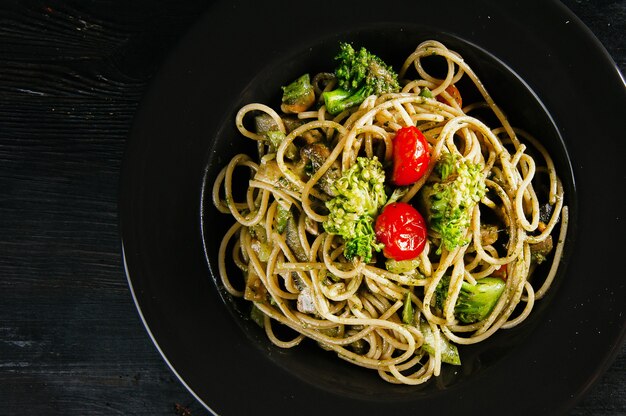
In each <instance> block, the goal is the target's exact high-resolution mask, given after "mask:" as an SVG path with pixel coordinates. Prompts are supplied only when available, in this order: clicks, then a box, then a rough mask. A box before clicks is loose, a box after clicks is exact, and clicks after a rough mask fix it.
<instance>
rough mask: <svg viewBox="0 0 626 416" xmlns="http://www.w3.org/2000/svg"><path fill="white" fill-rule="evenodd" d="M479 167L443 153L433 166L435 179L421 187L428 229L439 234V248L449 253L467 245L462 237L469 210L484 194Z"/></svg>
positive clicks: (469, 216)
mask: <svg viewBox="0 0 626 416" xmlns="http://www.w3.org/2000/svg"><path fill="white" fill-rule="evenodd" d="M481 171H482V166H481V165H480V164H475V163H471V162H469V161H466V160H463V159H461V160H459V158H458V157H457V156H456V155H455V154H452V153H444V154H443V155H442V156H441V158H440V159H439V160H438V161H437V164H436V165H435V174H436V175H438V176H439V178H437V179H438V180H436V181H435V182H434V183H433V184H429V185H426V186H424V188H423V190H422V192H421V196H422V201H423V203H424V205H425V213H426V217H427V220H428V223H429V225H430V228H431V229H432V230H434V231H436V232H438V233H439V234H440V235H441V245H440V246H439V249H438V250H437V253H441V248H442V247H445V248H446V249H448V250H453V249H455V248H456V247H458V246H462V245H464V244H467V243H468V241H465V240H464V238H463V237H464V235H465V233H466V231H467V229H468V228H469V226H470V220H471V217H472V210H473V209H474V206H475V205H476V203H478V201H480V199H481V198H482V197H483V196H484V195H485V192H486V189H487V188H486V186H485V180H484V178H483V176H482V173H481Z"/></svg>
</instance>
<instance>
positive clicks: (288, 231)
mask: <svg viewBox="0 0 626 416" xmlns="http://www.w3.org/2000/svg"><path fill="white" fill-rule="evenodd" d="M285 242H286V243H287V246H289V248H290V249H291V252H292V253H293V255H294V256H295V257H296V259H298V261H308V260H309V258H308V256H307V255H306V251H304V247H302V243H301V242H300V233H299V232H298V223H297V221H296V219H295V218H294V217H293V215H291V216H289V218H287V225H286V226H285Z"/></svg>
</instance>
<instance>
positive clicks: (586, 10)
mask: <svg viewBox="0 0 626 416" xmlns="http://www.w3.org/2000/svg"><path fill="white" fill-rule="evenodd" d="M565 3H566V4H567V5H568V6H569V7H570V8H571V9H572V10H573V11H574V12H575V13H577V14H578V16H580V17H581V18H582V19H583V21H585V22H586V23H587V24H589V25H590V26H591V27H592V29H593V30H594V32H595V33H596V35H597V36H598V37H599V39H600V40H601V41H602V42H603V43H604V45H605V46H606V47H607V48H608V50H609V51H610V52H611V53H612V55H613V56H614V57H615V59H616V61H617V63H618V65H619V67H620V68H621V70H622V71H623V72H624V71H626V53H625V52H624V39H625V37H624V33H626V27H624V26H625V22H626V2H625V1H623V0H621V1H594V2H591V1H582V0H567V1H566V2H565ZM207 7H208V1H200V0H187V1H184V2H182V1H177V0H150V1H148V0H134V1H104V0H80V1H79V0H76V1H69V0H68V1H60V0H52V1H44V0H38V1H35V0H32V1H31V0H27V1H17V0H16V1H3V2H0V195H1V197H0V415H14V414H27V415H116V414H119V415H177V414H178V415H182V414H192V415H194V416H198V415H204V414H207V412H206V410H204V408H203V407H202V406H201V405H199V404H198V403H197V402H196V401H195V399H194V398H193V397H192V396H191V395H190V394H189V393H188V392H187V391H186V390H185V388H184V387H183V386H182V385H181V384H180V383H179V382H178V380H177V379H176V377H175V376H174V374H173V373H172V372H171V371H170V370H169V368H168V367H167V365H166V364H165V362H164V361H163V360H162V358H161V356H160V355H159V354H158V352H157V350H156V348H155V347H154V346H153V344H152V342H151V340H150V339H149V336H148V334H147V333H146V332H145V330H144V328H143V325H142V323H141V320H140V318H139V316H138V314H137V312H136V309H135V306H134V304H133V302H132V298H131V295H130V292H129V289H128V286H127V282H126V278H125V276H124V273H123V267H122V264H121V256H120V245H119V241H118V239H119V237H118V228H117V188H118V180H119V169H120V166H121V162H122V158H123V153H124V148H125V143H126V139H127V136H128V134H129V129H130V127H131V124H132V120H133V116H134V114H135V111H136V109H137V107H138V105H139V103H140V101H141V98H142V96H143V94H144V93H145V91H146V88H147V86H148V83H149V81H150V79H151V77H152V76H153V75H154V74H155V72H156V71H157V70H158V68H159V66H160V64H161V63H162V61H163V60H164V58H165V57H166V56H167V53H168V51H170V50H171V48H172V47H173V46H174V45H175V44H176V42H177V40H178V39H180V37H181V36H182V35H183V34H184V33H185V31H186V30H187V29H188V28H189V27H190V26H191V25H192V24H193V22H194V21H195V20H196V19H197V18H198V17H199V16H200V15H201V14H202V12H203V11H204V10H206V9H207ZM616 16H617V17H616ZM616 34H619V35H616ZM621 351H622V352H621V354H620V355H619V356H618V357H617V359H616V361H615V363H614V364H613V366H612V367H611V368H610V369H609V370H608V372H607V373H606V374H605V375H604V376H603V377H602V378H601V379H600V380H599V382H598V383H597V384H596V386H595V387H594V388H593V390H592V391H591V393H590V394H589V395H588V396H587V397H586V398H585V399H584V400H583V401H582V402H581V403H580V404H579V406H577V407H576V408H575V409H574V411H573V413H572V414H573V415H577V416H583V415H600V416H602V415H606V416H609V415H610V416H617V415H624V414H626V389H625V386H626V376H625V372H626V348H622V350H621Z"/></svg>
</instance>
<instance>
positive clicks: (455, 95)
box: [437, 84, 463, 107]
mask: <svg viewBox="0 0 626 416" xmlns="http://www.w3.org/2000/svg"><path fill="white" fill-rule="evenodd" d="M445 91H446V92H447V93H448V94H450V96H451V97H452V99H454V101H456V103H457V104H458V105H459V107H463V98H461V92H460V91H459V89H458V88H457V87H456V86H455V85H454V84H450V85H448V88H446V89H445ZM437 101H439V102H442V103H444V104H448V103H447V102H446V100H444V98H443V97H442V96H441V95H438V96H437Z"/></svg>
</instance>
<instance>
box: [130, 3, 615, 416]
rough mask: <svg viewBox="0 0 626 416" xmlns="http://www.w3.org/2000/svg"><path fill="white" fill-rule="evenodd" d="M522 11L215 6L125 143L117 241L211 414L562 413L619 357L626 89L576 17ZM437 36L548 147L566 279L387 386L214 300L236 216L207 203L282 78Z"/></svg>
mask: <svg viewBox="0 0 626 416" xmlns="http://www.w3.org/2000/svg"><path fill="white" fill-rule="evenodd" d="M520 3H522V4H509V3H508V2H507V3H506V4H504V2H503V3H502V4H500V3H497V2H492V1H487V0H484V1H478V2H468V1H460V0H459V1H448V2H446V7H445V9H441V8H440V7H436V6H435V5H429V4H423V5H421V4H419V2H415V1H409V0H406V1H404V0H402V1H396V2H394V5H393V9H392V10H391V9H390V10H387V11H385V10H382V11H381V10H380V8H381V7H380V6H379V5H377V4H372V5H371V7H370V6H369V5H368V2H359V3H358V5H356V4H350V3H345V2H336V3H334V4H332V6H331V5H330V3H329V4H322V3H317V5H316V6H310V7H312V9H311V10H304V6H300V5H299V6H294V5H290V6H289V7H286V8H285V7H277V8H274V7H270V6H268V5H262V4H260V3H259V4H256V3H251V4H245V5H244V4H241V3H238V4H237V5H231V4H230V3H229V2H218V3H217V4H215V5H214V6H213V7H212V8H211V10H210V11H209V13H208V14H207V15H206V16H205V17H203V18H202V19H201V21H200V22H199V23H198V24H197V25H196V26H195V27H194V28H193V30H191V31H190V33H189V34H188V36H187V37H186V38H185V39H184V40H183V42H182V43H181V44H180V46H179V47H178V48H177V50H176V51H175V52H174V53H173V54H172V56H171V57H170V59H169V60H168V62H167V63H166V65H165V66H164V67H163V68H162V70H161V71H160V73H159V75H158V76H157V77H156V79H155V80H154V83H153V85H152V88H151V89H150V91H149V93H148V94H147V96H146V97H145V99H144V102H143V104H142V107H141V109H140V111H139V113H138V115H137V118H136V122H135V126H134V128H133V131H132V134H131V139H130V141H129V145H128V149H127V154H126V158H125V163H124V167H123V172H122V183H121V197H120V198H121V199H120V218H121V233H122V240H123V249H124V260H125V265H126V269H127V274H128V279H129V284H130V286H131V290H132V292H133V295H134V297H135V301H136V303H137V307H138V310H139V312H140V314H141V316H142V318H143V320H144V322H145V324H146V328H147V330H148V331H149V333H150V335H151V336H152V338H153V340H154V342H155V344H156V345H157V348H158V349H159V351H160V352H161V353H162V354H163V356H164V358H165V359H166V361H167V362H168V364H169V365H170V367H171V368H172V369H173V371H174V372H175V373H176V374H177V375H178V376H179V378H180V379H181V381H182V382H183V383H184V384H185V385H186V386H187V387H188V388H189V390H190V391H191V392H192V393H193V394H194V395H195V396H196V397H197V398H198V399H199V400H200V401H201V402H202V403H203V404H204V405H205V406H207V407H208V408H210V409H212V410H213V411H214V412H217V413H220V414H252V413H253V412H254V413H257V412H265V411H267V412H271V413H272V414H283V413H284V414H292V413H296V412H297V413H299V414H320V413H321V412H331V413H332V414H335V413H339V412H341V411H350V412H351V413H352V412H360V413H363V414H377V413H381V412H386V413H387V414H401V413H402V414H404V413H406V412H408V414H414V413H416V412H418V411H438V412H441V413H443V414H449V413H450V414H451V413H452V412H456V411H458V412H461V411H463V412H464V413H465V414H476V413H478V412H483V413H484V412H486V414H490V410H492V411H493V410H495V409H507V413H509V414H539V413H541V414H547V413H560V412H564V411H566V410H567V409H569V408H571V407H572V406H573V405H574V404H575V403H576V401H577V400H578V399H579V398H580V397H581V396H582V395H583V394H584V393H585V392H586V391H587V390H588V389H589V387H590V386H591V384H592V383H593V382H594V381H595V380H596V379H597V378H598V377H599V376H600V375H601V374H602V372H603V371H604V369H605V368H606V367H607V366H608V365H609V364H610V362H611V361H612V359H613V358H614V356H615V355H616V353H617V352H618V350H619V346H620V345H621V343H622V342H623V339H624V335H625V333H626V313H625V311H624V307H625V302H624V300H625V299H626V285H624V283H623V280H622V279H623V278H622V276H621V275H622V274H623V273H621V272H620V271H619V262H618V260H617V259H619V257H618V256H619V254H620V252H622V251H623V249H624V243H623V241H624V240H623V239H622V238H623V235H625V231H626V230H625V229H624V228H625V227H624V222H623V219H622V220H621V221H620V217H621V216H622V215H623V208H624V196H623V191H622V189H621V188H622V187H623V186H622V185H618V183H619V182H618V181H619V180H620V179H622V178H623V177H624V175H623V173H622V171H621V166H620V162H621V161H620V160H619V159H620V158H621V156H622V155H623V154H624V150H625V149H624V147H625V146H624V141H623V140H620V138H621V137H622V136H623V128H624V122H623V120H624V119H625V116H626V114H624V111H625V108H626V88H625V87H624V82H623V80H622V78H621V77H620V75H619V73H618V71H617V69H616V67H615V65H614V63H613V62H612V60H611V59H610V57H609V56H608V54H607V53H606V52H605V51H604V49H603V48H602V47H601V45H600V44H599V42H598V41H597V40H596V39H595V38H594V37H593V35H592V34H591V33H590V32H589V31H588V30H587V29H586V28H585V27H584V26H583V25H582V23H581V22H580V21H579V20H578V19H577V18H576V17H575V16H574V15H572V14H571V13H570V12H569V11H568V10H567V9H566V8H565V7H564V6H562V5H561V4H560V3H557V2H554V1H536V2H520ZM307 5H308V3H307ZM300 9H302V10H300ZM294 16H297V17H295V18H294ZM306 16H311V17H306ZM427 38H436V39H439V40H442V41H444V42H446V43H447V44H448V45H449V46H450V47H452V48H453V49H456V50H458V51H459V52H460V53H461V54H462V55H464V57H465V59H466V60H467V61H468V62H469V63H470V64H471V65H472V66H473V67H474V68H475V70H476V71H477V72H478V73H479V76H480V77H481V78H482V80H483V81H484V82H485V83H486V85H487V88H488V89H489V90H490V92H491V93H492V94H493V95H494V96H495V99H496V102H498V103H499V104H500V105H501V106H502V107H503V108H504V110H505V111H506V112H507V113H508V114H509V116H511V118H512V121H513V123H514V124H515V125H517V126H522V127H524V128H526V129H528V130H530V131H531V132H533V133H534V134H536V135H540V136H541V137H544V140H545V143H546V145H547V146H548V147H549V149H550V151H551V152H552V154H553V156H554V157H555V158H556V161H557V164H558V168H559V170H560V173H561V176H562V177H563V179H564V182H565V186H566V192H567V195H568V201H567V202H568V204H569V205H570V207H571V214H572V218H573V222H572V224H573V226H572V227H571V230H570V233H569V235H568V242H567V250H566V257H565V261H566V262H567V263H568V264H567V268H565V267H563V268H562V269H561V273H560V274H559V276H558V280H557V286H556V287H555V288H553V289H554V290H552V291H551V292H550V293H549V296H548V297H547V298H546V299H544V300H542V301H540V302H539V303H538V304H537V305H536V310H535V311H534V313H533V315H532V317H531V319H529V320H528V321H527V322H525V323H524V325H523V326H522V327H520V328H516V329H514V330H511V331H506V332H505V333H503V334H501V333H499V334H497V336H495V337H493V338H491V339H490V340H488V341H487V342H485V343H483V344H481V345H479V346H474V347H471V348H465V349H463V350H462V352H461V353H462V358H463V360H464V365H463V366H462V367H461V368H460V369H454V371H446V372H445V373H444V377H441V378H439V379H437V380H433V381H431V382H429V383H428V384H427V385H424V386H418V387H409V386H392V385H389V384H386V383H384V382H383V381H382V380H380V379H378V378H377V376H376V375H375V374H371V373H370V372H366V371H364V370H362V369H360V368H355V367H353V366H349V365H347V364H346V363H344V362H343V361H341V360H338V359H337V358H336V357H334V356H333V355H332V354H329V353H325V352H322V351H320V350H319V349H318V348H315V347H314V346H312V345H303V346H301V347H298V348H296V349H294V350H288V351H284V350H280V349H278V348H275V347H274V346H272V345H271V344H270V343H269V342H268V341H267V340H266V339H265V335H264V334H263V333H262V332H261V331H260V330H259V328H257V327H255V326H254V324H251V323H250V322H249V321H248V320H247V318H246V313H245V312H244V311H243V309H242V308H241V305H240V304H239V303H237V302H235V301H232V300H231V299H230V298H229V297H227V296H224V295H223V294H222V292H221V291H220V290H219V286H220V285H219V283H218V281H219V279H218V277H217V273H216V266H215V265H214V264H213V261H214V256H215V253H216V251H217V245H218V244H219V239H220V238H221V235H222V234H223V230H224V227H225V226H226V225H227V222H228V221H230V219H229V218H228V217H227V216H224V215H221V214H217V213H216V212H215V210H214V209H213V208H212V207H211V205H210V203H207V201H203V190H204V185H205V181H206V183H208V184H209V186H210V182H212V180H213V178H214V176H215V174H216V173H217V171H218V170H219V169H220V168H221V167H222V166H223V165H224V164H225V163H227V161H228V160H229V158H230V156H232V154H234V153H235V152H239V151H242V150H243V151H245V150H246V149H248V148H250V147H249V143H247V145H248V146H247V147H246V141H245V140H242V139H239V138H237V135H236V133H235V131H234V122H233V117H234V113H235V112H236V111H237V109H238V108H239V107H240V106H241V105H242V104H245V103H248V102H252V101H261V102H266V103H268V104H270V105H272V104H275V101H276V99H277V96H278V95H277V89H278V87H279V86H280V85H282V84H283V83H284V80H286V79H290V78H293V77H294V76H296V75H299V73H301V72H302V71H304V70H315V69H328V68H331V67H332V60H331V58H332V55H333V54H334V51H335V50H334V47H335V45H336V44H337V41H338V40H354V41H355V42H357V43H358V44H363V45H365V46H367V47H371V49H372V50H376V51H377V52H378V51H383V52H380V55H381V56H383V57H384V58H385V59H386V60H388V61H389V62H391V63H394V64H396V65H397V64H399V63H400V62H401V60H402V59H403V58H404V57H405V55H407V54H408V53H410V51H411V50H412V49H413V48H414V47H415V46H416V45H417V44H418V43H419V42H420V41H422V40H425V39H427ZM568 155H569V159H568ZM570 161H571V164H570ZM574 178H575V179H576V180H575V181H574ZM205 197H206V195H205ZM203 231H204V233H203ZM205 249H206V252H205ZM205 254H206V255H205ZM207 260H208V262H207ZM207 264H208V265H209V267H207ZM485 391H488V392H489V394H488V395H486V394H485Z"/></svg>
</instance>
